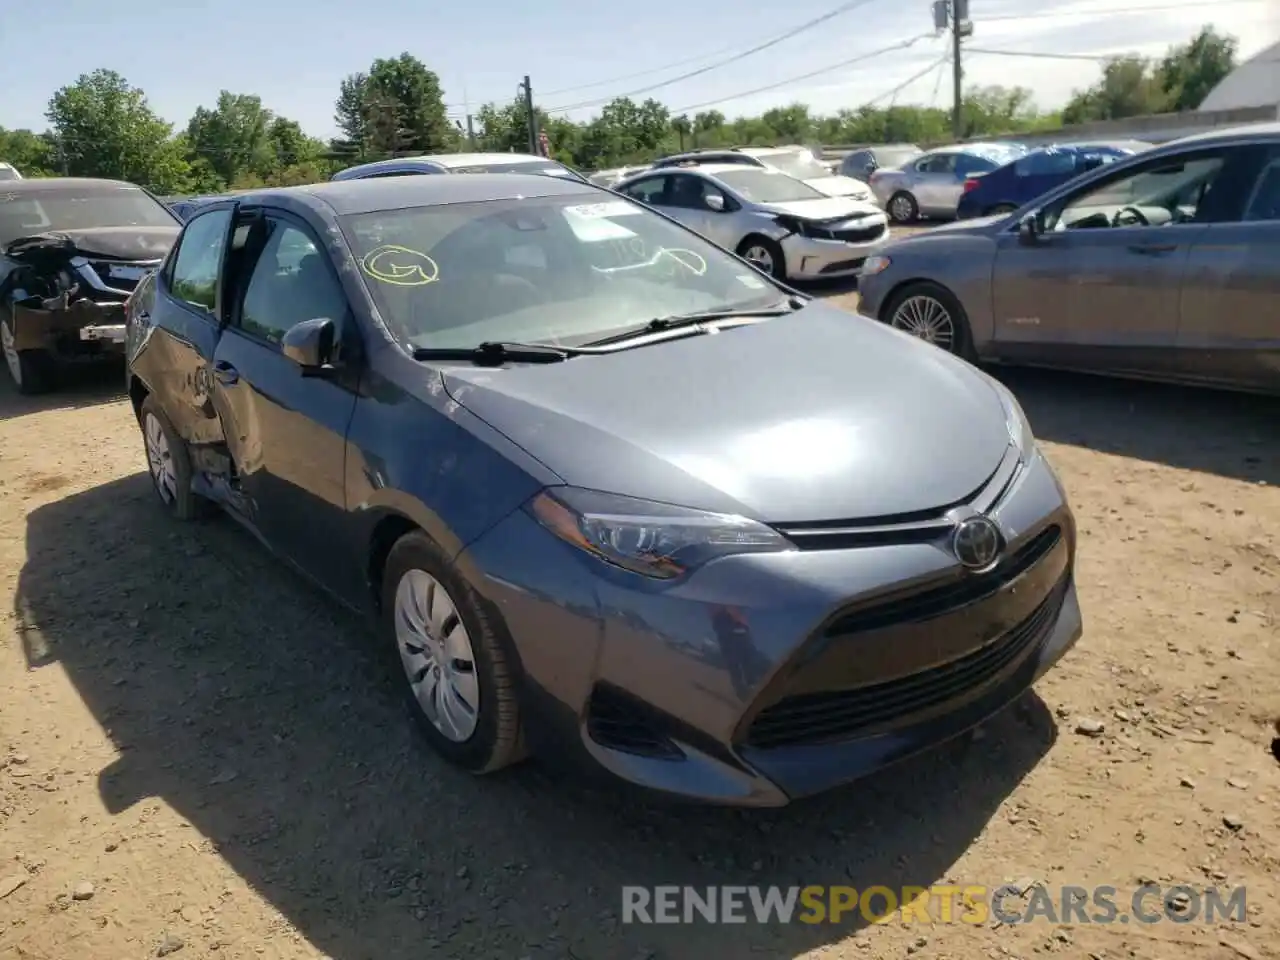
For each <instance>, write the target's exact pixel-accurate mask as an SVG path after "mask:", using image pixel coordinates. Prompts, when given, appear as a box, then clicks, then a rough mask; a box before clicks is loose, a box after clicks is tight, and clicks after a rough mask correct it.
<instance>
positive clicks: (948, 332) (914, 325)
mask: <svg viewBox="0 0 1280 960" xmlns="http://www.w3.org/2000/svg"><path fill="white" fill-rule="evenodd" d="M889 324H890V326H892V327H894V328H896V329H898V330H901V331H902V332H903V333H909V334H911V335H912V336H913V337H919V338H920V339H921V340H924V341H926V342H928V343H931V344H933V345H934V346H935V347H940V348H942V349H943V350H947V351H951V350H953V349H954V347H955V342H956V325H955V321H954V320H953V319H952V317H951V311H949V310H948V309H947V308H946V307H945V306H944V305H943V304H942V303H940V302H939V301H938V300H937V299H935V298H934V297H930V296H926V295H924V294H916V295H915V296H912V297H907V299H906V300H903V301H902V303H900V304H899V305H898V309H896V310H894V311H893V317H892V318H891V319H890V321H889Z"/></svg>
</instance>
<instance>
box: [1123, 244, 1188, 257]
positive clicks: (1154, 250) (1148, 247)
mask: <svg viewBox="0 0 1280 960" xmlns="http://www.w3.org/2000/svg"><path fill="white" fill-rule="evenodd" d="M1177 249H1178V245H1177V244H1176V243H1134V244H1130V246H1129V252H1130V253H1136V254H1138V255H1140V256H1147V257H1158V256H1160V255H1161V254H1162V253H1173V251H1175V250H1177Z"/></svg>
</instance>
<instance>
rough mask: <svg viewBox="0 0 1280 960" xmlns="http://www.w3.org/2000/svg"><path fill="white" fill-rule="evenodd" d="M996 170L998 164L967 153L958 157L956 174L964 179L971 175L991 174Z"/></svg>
mask: <svg viewBox="0 0 1280 960" xmlns="http://www.w3.org/2000/svg"><path fill="white" fill-rule="evenodd" d="M995 168H996V164H995V163H994V162H993V161H991V160H988V159H987V158H986V157H974V156H970V155H969V154H967V153H962V154H960V156H958V157H956V173H958V174H959V175H960V176H962V177H967V176H968V175H969V174H971V173H990V172H991V171H992V170H994V169H995Z"/></svg>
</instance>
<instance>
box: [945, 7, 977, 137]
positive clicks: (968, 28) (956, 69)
mask: <svg viewBox="0 0 1280 960" xmlns="http://www.w3.org/2000/svg"><path fill="white" fill-rule="evenodd" d="M950 6H951V84H952V97H953V99H952V103H951V136H952V137H954V138H955V139H956V140H960V139H961V138H962V137H963V136H964V91H963V81H964V67H963V66H962V64H961V60H960V41H961V40H963V39H964V38H965V37H968V36H971V35H972V34H973V21H971V20H970V19H969V0H951V2H950Z"/></svg>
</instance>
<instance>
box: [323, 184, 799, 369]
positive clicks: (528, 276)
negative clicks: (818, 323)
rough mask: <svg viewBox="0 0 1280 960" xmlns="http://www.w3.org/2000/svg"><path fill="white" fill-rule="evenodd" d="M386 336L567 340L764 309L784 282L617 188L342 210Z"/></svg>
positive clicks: (432, 341) (440, 344)
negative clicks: (708, 313) (606, 192)
mask: <svg viewBox="0 0 1280 960" xmlns="http://www.w3.org/2000/svg"><path fill="white" fill-rule="evenodd" d="M342 227H343V231H344V233H345V234H346V236H347V238H348V242H349V243H350V244H351V247H352V250H353V251H354V252H355V255H356V258H357V261H358V265H359V270H360V274H361V277H362V279H363V281H364V283H365V284H366V286H367V287H368V289H369V292H370V294H371V296H372V297H373V300H374V303H375V304H376V306H377V309H378V313H379V315H380V316H381V317H382V319H383V321H384V322H385V323H386V325H387V326H388V328H389V329H390V330H391V332H392V334H393V335H394V336H395V337H396V338H397V339H399V340H400V341H401V342H404V343H406V344H409V345H411V346H414V347H437V348H455V347H456V348H468V347H474V346H476V345H477V344H480V343H483V342H485V341H494V340H500V341H519V342H530V341H535V342H546V343H560V344H566V345H573V344H581V343H585V342H588V341H591V340H595V339H599V338H600V337H603V336H606V335H607V334H608V333H610V332H612V331H616V330H620V329H624V328H628V327H633V326H635V325H637V324H640V323H644V322H646V321H648V320H651V319H653V318H655V317H661V316H668V315H671V314H678V313H688V312H691V311H703V310H720V309H726V310H737V309H752V308H756V307H762V306H770V305H772V304H775V303H777V302H779V300H780V299H781V298H782V296H783V294H782V291H781V290H780V289H779V288H777V287H776V286H774V285H773V284H771V283H769V282H768V281H767V280H765V279H764V278H762V277H760V276H759V275H758V274H756V273H755V272H754V271H749V270H744V269H743V266H742V263H741V262H740V261H739V260H738V259H737V258H735V257H732V256H730V255H728V254H726V253H724V252H723V251H721V250H719V249H717V248H716V247H713V246H711V245H710V244H709V243H707V242H706V241H704V240H702V239H701V238H700V237H698V236H697V235H696V234H694V233H692V232H690V231H687V230H685V229H683V228H681V227H679V226H677V225H676V224H674V223H671V222H670V221H668V220H666V219H665V218H663V217H660V216H658V215H656V214H654V213H651V212H650V211H648V210H647V209H645V208H644V207H643V206H640V205H638V204H636V203H632V202H630V201H628V200H625V199H621V198H613V199H610V200H606V201H603V202H602V201H598V200H595V199H594V195H578V196H565V197H538V198H524V199H509V200H491V201H486V202H481V203H460V204H449V205H445V206H438V207H418V208H413V209H408V210H386V211H380V212H374V213H363V214H356V215H349V216H346V217H344V218H342Z"/></svg>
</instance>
